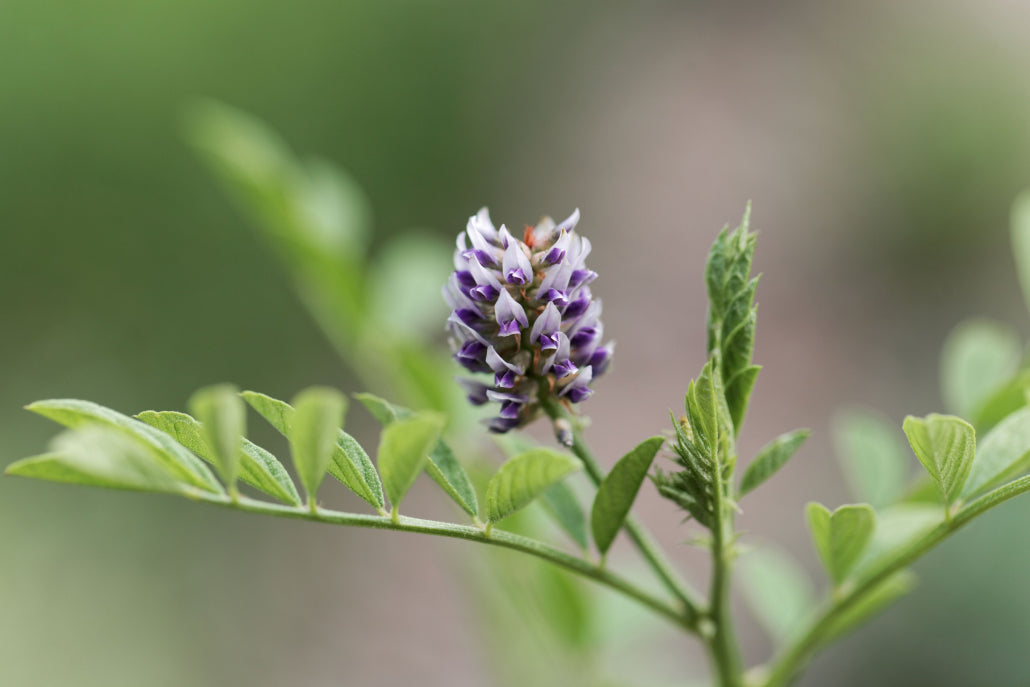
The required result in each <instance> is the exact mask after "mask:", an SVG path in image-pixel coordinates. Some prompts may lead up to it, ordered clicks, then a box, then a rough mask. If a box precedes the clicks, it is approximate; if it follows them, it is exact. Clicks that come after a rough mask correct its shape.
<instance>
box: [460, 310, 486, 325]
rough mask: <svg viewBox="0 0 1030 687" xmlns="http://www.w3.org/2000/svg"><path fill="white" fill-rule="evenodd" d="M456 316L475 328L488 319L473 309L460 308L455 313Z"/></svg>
mask: <svg viewBox="0 0 1030 687" xmlns="http://www.w3.org/2000/svg"><path fill="white" fill-rule="evenodd" d="M454 314H455V315H457V316H458V319H459V320H461V321H462V322H463V323H464V324H466V325H467V326H469V327H474V326H475V325H477V324H479V323H480V322H482V321H483V320H485V319H486V318H485V317H484V316H483V313H481V312H479V311H478V310H473V309H472V308H458V309H457V310H455V311H454Z"/></svg>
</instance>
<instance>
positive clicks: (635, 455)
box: [590, 437, 665, 555]
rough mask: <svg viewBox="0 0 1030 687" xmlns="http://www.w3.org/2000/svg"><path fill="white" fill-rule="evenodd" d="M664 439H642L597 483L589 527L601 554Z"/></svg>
mask: <svg viewBox="0 0 1030 687" xmlns="http://www.w3.org/2000/svg"><path fill="white" fill-rule="evenodd" d="M664 443H665V439H663V438H662V437H651V438H650V439H645V440H644V441H643V442H641V443H640V444H639V445H638V446H637V447H636V448H634V449H633V450H631V451H630V452H629V453H627V454H626V455H624V456H623V457H622V458H620V459H619V462H617V463H616V464H615V466H614V467H613V468H612V469H611V472H609V473H608V476H607V477H605V478H604V481H602V482H601V486H600V487H598V489H597V495H596V496H595V497H594V505H593V507H592V508H591V510H590V529H591V531H592V532H593V534H594V543H595V544H597V548H598V550H599V551H600V552H601V554H602V555H603V554H606V553H608V549H610V548H611V546H612V543H613V542H614V541H615V535H617V534H618V533H619V530H621V529H622V525H623V523H624V522H625V521H626V516H627V515H629V511H630V508H632V507H633V501H634V500H636V498H637V492H638V491H640V486H641V485H642V484H643V483H644V478H645V477H647V471H648V470H650V469H651V463H652V462H653V461H654V457H655V456H656V455H657V454H658V450H659V449H660V448H661V447H662V445H663V444H664Z"/></svg>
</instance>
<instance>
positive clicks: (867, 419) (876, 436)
mask: <svg viewBox="0 0 1030 687" xmlns="http://www.w3.org/2000/svg"><path fill="white" fill-rule="evenodd" d="M901 437H902V434H901V431H900V430H899V429H898V428H897V426H896V425H891V424H889V423H888V422H887V421H886V420H884V419H883V418H882V417H880V416H879V415H878V414H876V413H872V412H869V411H866V410H848V411H845V412H842V413H839V414H838V415H837V416H836V417H834V421H833V440H834V446H835V447H836V449H837V451H836V453H837V458H838V460H839V461H840V464H841V468H842V469H843V470H844V476H845V477H847V478H848V483H849V484H850V485H851V490H852V492H853V493H854V494H855V496H856V497H857V498H859V499H861V500H862V501H866V502H868V503H870V504H872V506H873V507H874V508H881V507H883V506H887V505H889V504H891V503H894V502H895V501H896V500H897V499H898V498H899V497H900V496H901V492H902V490H903V489H904V486H905V479H906V474H907V473H908V461H909V460H910V459H909V458H908V457H907V455H906V452H905V444H904V442H903V441H902V438H901Z"/></svg>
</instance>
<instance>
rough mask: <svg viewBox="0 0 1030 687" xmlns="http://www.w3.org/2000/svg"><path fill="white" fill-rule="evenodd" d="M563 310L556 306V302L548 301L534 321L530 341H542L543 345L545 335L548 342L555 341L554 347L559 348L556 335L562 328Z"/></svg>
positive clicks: (531, 342) (533, 342) (532, 342)
mask: <svg viewBox="0 0 1030 687" xmlns="http://www.w3.org/2000/svg"><path fill="white" fill-rule="evenodd" d="M561 319H562V317H561V312H559V311H558V308H557V307H555V305H554V303H548V304H547V307H545V308H544V311H543V312H542V313H540V315H538V316H537V318H536V322H534V323H533V328H532V329H531V330H530V332H529V343H530V344H535V343H538V342H539V343H540V344H541V345H543V342H544V339H543V337H547V341H548V342H553V343H554V346H553V347H554V348H557V345H558V343H557V340H556V339H555V338H554V335H555V334H556V333H557V332H558V330H559V329H560V328H561Z"/></svg>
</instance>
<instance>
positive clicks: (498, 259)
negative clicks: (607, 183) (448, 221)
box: [443, 208, 614, 433]
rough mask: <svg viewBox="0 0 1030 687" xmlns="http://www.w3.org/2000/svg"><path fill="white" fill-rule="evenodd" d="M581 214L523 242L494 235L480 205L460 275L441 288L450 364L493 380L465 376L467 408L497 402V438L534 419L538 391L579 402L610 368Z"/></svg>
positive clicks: (499, 232) (531, 231) (493, 426)
mask: <svg viewBox="0 0 1030 687" xmlns="http://www.w3.org/2000/svg"><path fill="white" fill-rule="evenodd" d="M578 222H579V210H576V211H574V212H573V213H572V215H570V216H569V217H568V219H566V220H565V221H564V222H561V223H560V224H555V222H554V220H552V219H551V218H550V217H545V218H543V219H542V220H540V222H539V224H537V225H536V226H535V227H530V226H527V227H526V229H525V231H524V232H523V235H522V238H521V239H520V238H517V237H516V236H515V235H513V234H512V233H511V232H510V231H508V228H507V227H505V226H504V225H501V227H500V229H498V228H495V227H494V224H493V222H491V221H490V213H489V211H488V210H487V209H486V208H482V209H481V210H480V211H479V212H478V213H476V214H475V215H473V216H472V217H469V221H468V225H467V226H466V227H465V230H464V231H463V232H461V233H460V234H458V240H457V247H456V248H455V251H454V272H453V273H452V274H451V277H450V279H449V281H448V283H447V285H446V286H445V287H444V291H443V293H444V298H445V299H446V301H447V304H448V305H449V306H450V308H451V315H450V317H449V318H448V321H447V329H448V333H449V335H450V343H451V348H452V349H453V351H454V358H455V360H457V361H458V362H459V363H461V365H462V366H464V367H465V369H467V370H469V371H470V372H481V373H488V374H492V375H493V380H492V383H486V382H482V381H479V380H475V379H459V380H458V382H459V383H460V384H461V385H462V386H463V387H464V389H465V391H466V393H467V395H468V399H469V401H470V402H472V403H474V404H476V405H482V404H485V403H488V402H496V403H499V404H500V411H499V413H498V415H497V417H494V418H493V419H491V420H490V421H489V427H490V430H491V431H494V432H498V433H504V432H507V431H509V430H511V429H514V428H516V427H521V426H523V425H525V424H527V423H528V422H530V421H531V420H532V419H533V418H534V417H535V416H536V414H537V412H538V410H539V399H540V394H541V393H546V394H553V395H555V396H556V397H557V398H559V399H563V400H565V401H568V402H569V403H580V402H581V401H584V400H586V399H587V398H588V397H589V396H590V394H591V393H593V392H592V389H591V388H590V384H591V382H593V380H594V379H596V378H597V377H599V376H601V375H602V374H603V373H604V372H605V370H607V368H608V364H609V362H610V361H611V357H612V352H613V349H614V344H613V343H612V342H608V343H605V344H603V345H602V343H601V340H602V337H603V334H604V327H603V325H602V323H601V301H600V299H595V298H594V297H593V294H592V293H591V291H590V283H591V282H593V281H594V279H596V278H597V273H596V272H593V271H592V270H590V269H588V268H587V266H586V258H587V256H588V255H589V254H590V248H591V246H590V241H589V240H587V239H586V238H585V237H582V236H580V235H579V234H577V233H576V225H577V223H578Z"/></svg>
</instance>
